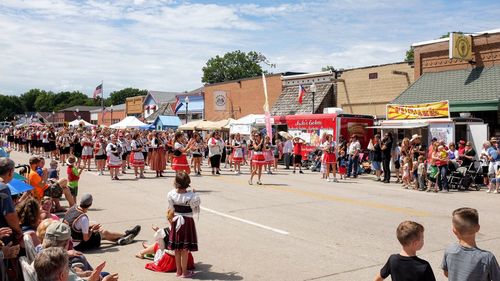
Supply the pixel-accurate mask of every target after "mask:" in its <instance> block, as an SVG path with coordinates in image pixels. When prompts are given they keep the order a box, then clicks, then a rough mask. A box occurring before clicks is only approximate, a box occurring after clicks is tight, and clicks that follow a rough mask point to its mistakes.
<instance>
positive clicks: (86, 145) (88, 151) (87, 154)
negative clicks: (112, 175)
mask: <svg viewBox="0 0 500 281" xmlns="http://www.w3.org/2000/svg"><path fill="white" fill-rule="evenodd" d="M81 143H82V159H83V160H87V159H92V153H93V150H94V143H93V142H92V140H91V139H90V138H87V137H84V138H82V142H81Z"/></svg>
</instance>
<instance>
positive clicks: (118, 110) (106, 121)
mask: <svg viewBox="0 0 500 281" xmlns="http://www.w3.org/2000/svg"><path fill="white" fill-rule="evenodd" d="M141 108H142V106H141ZM125 117H127V111H126V104H125V103H123V104H118V105H113V106H108V107H106V109H105V110H104V118H103V112H102V108H99V109H95V110H92V111H91V120H90V123H92V124H94V125H99V126H100V125H104V126H110V125H113V124H115V123H118V122H120V121H122V120H123V119H125Z"/></svg>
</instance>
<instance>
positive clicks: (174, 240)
mask: <svg viewBox="0 0 500 281" xmlns="http://www.w3.org/2000/svg"><path fill="white" fill-rule="evenodd" d="M184 220H185V221H184V224H183V225H182V226H181V227H180V228H179V231H177V229H176V228H175V226H176V224H177V221H173V222H172V223H171V224H170V235H169V236H168V243H167V245H166V247H167V249H169V250H189V251H191V252H196V251H198V238H197V236H196V227H195V226H194V220H193V218H191V217H184Z"/></svg>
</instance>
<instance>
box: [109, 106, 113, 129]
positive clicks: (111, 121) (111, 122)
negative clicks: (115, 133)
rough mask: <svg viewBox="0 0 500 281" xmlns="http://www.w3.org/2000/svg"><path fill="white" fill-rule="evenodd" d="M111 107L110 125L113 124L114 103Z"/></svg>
mask: <svg viewBox="0 0 500 281" xmlns="http://www.w3.org/2000/svg"><path fill="white" fill-rule="evenodd" d="M110 108H111V120H109V125H110V126H111V125H113V105H111V106H110Z"/></svg>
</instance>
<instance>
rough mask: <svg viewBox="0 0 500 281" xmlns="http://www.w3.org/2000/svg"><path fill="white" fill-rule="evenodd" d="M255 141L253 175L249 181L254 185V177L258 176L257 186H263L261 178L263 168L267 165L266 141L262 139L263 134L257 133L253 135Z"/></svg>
mask: <svg viewBox="0 0 500 281" xmlns="http://www.w3.org/2000/svg"><path fill="white" fill-rule="evenodd" d="M253 137H254V139H253V142H252V144H251V145H252V147H251V148H252V151H253V155H252V166H253V168H252V173H251V175H250V179H249V180H248V184H250V185H252V184H253V182H252V180H253V177H254V176H255V175H256V174H257V178H258V179H257V184H258V185H262V182H261V181H260V178H261V176H262V166H265V165H266V164H267V162H266V158H265V156H264V152H265V151H266V148H265V144H264V139H263V138H262V134H261V133H260V132H256V133H254V135H253Z"/></svg>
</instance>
